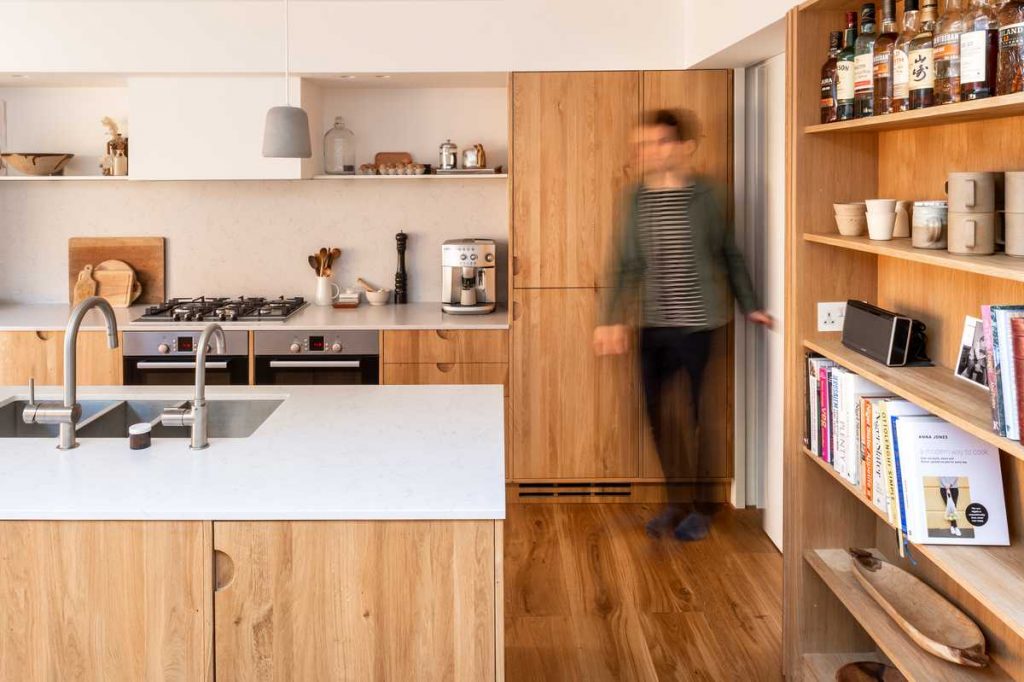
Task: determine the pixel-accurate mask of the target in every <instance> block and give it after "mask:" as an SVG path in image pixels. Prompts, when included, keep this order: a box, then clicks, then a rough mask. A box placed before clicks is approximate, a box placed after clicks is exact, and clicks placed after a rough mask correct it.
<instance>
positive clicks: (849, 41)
mask: <svg viewBox="0 0 1024 682" xmlns="http://www.w3.org/2000/svg"><path fill="white" fill-rule="evenodd" d="M856 43H857V13H856V12H847V13H846V31H844V32H843V49H842V50H840V51H839V56H838V57H837V58H836V82H837V85H836V113H837V118H838V120H840V121H849V120H850V119H852V118H853V117H854V99H855V97H856V94H857V88H856V81H855V79H854V59H855V58H856V56H857V55H856V51H855V50H856Z"/></svg>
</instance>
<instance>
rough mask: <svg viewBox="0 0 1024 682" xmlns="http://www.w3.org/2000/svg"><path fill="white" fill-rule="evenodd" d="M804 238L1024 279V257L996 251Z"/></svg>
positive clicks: (833, 236) (830, 237)
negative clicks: (974, 253) (986, 253)
mask: <svg viewBox="0 0 1024 682" xmlns="http://www.w3.org/2000/svg"><path fill="white" fill-rule="evenodd" d="M804 241H808V242H813V243H815V244H825V245H828V246H835V247H838V248H840V249H850V250H852V251H862V252H864V253H874V254H877V255H879V256H886V257H889V258H898V259H900V260H907V261H912V262H914V263H924V264H926V265H933V266H935V267H939V268H949V269H950V270H962V271H964V272H972V273H974V274H977V275H985V276H987V277H999V278H1002V279H1008V280H1013V281H1015V282H1024V258H1015V257H1013V256H1007V255H1006V254H1004V253H997V254H994V255H992V256H957V255H954V254H952V253H949V252H948V251H946V250H937V249H915V248H914V247H913V246H911V244H910V239H893V240H891V241H886V242H881V241H875V240H873V239H869V238H867V237H844V236H842V235H839V234H811V233H806V234H804Z"/></svg>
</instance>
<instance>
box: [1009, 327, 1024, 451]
mask: <svg viewBox="0 0 1024 682" xmlns="http://www.w3.org/2000/svg"><path fill="white" fill-rule="evenodd" d="M1010 334H1011V335H1012V351H1013V370H1014V372H1013V373H1014V381H1015V382H1016V389H1017V395H1016V400H1017V404H1016V408H1017V432H1018V433H1024V404H1022V401H1024V318H1021V317H1015V318H1013V319H1012V320H1010Z"/></svg>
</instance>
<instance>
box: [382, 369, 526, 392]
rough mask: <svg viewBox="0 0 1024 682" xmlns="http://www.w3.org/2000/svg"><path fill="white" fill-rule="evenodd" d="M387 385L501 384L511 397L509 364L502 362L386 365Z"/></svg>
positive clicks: (385, 380)
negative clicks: (509, 390) (509, 392)
mask: <svg viewBox="0 0 1024 682" xmlns="http://www.w3.org/2000/svg"><path fill="white" fill-rule="evenodd" d="M384 384H386V385H391V386H397V385H401V384H413V385H431V384H501V385H502V386H504V387H505V396H506V397H507V396H508V365H507V364H504V363H499V362H477V363H461V364H460V363H447V364H446V363H443V362H435V363H417V364H412V363H407V364H391V363H389V364H386V365H384Z"/></svg>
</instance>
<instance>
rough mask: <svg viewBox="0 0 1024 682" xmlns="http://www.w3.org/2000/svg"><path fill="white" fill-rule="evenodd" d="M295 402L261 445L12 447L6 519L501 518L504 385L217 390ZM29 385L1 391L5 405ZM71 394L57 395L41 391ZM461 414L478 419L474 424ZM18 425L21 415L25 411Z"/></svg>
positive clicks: (84, 396) (152, 392) (92, 393)
mask: <svg viewBox="0 0 1024 682" xmlns="http://www.w3.org/2000/svg"><path fill="white" fill-rule="evenodd" d="M207 390H208V392H207V397H208V399H209V400H211V401H212V400H217V399H260V398H263V399H271V398H274V399H281V398H283V399H284V402H283V403H282V404H281V405H280V406H279V407H278V408H277V410H276V411H275V412H274V413H273V414H271V415H270V417H269V418H268V419H267V420H266V421H265V422H264V423H263V424H262V425H261V426H260V427H259V428H258V429H257V430H256V431H255V433H253V435H252V436H250V437H249V438H235V439H227V438H220V439H217V438H211V440H210V447H209V448H208V449H206V450H203V451H198V452H194V451H192V450H190V449H189V447H188V442H187V439H185V438H181V439H179V438H173V439H172V438H154V439H153V445H152V447H150V448H149V449H147V450H130V449H129V448H128V440H127V438H117V439H106V438H96V439H93V438H82V439H80V441H79V442H80V445H79V447H78V448H76V449H74V450H68V451H60V450H58V449H57V448H56V446H57V440H56V438H55V437H54V438H0V519H89V520H110V519H132V520H189V519H192V520H195V519H201V520H214V521H216V520H319V519H360V520H394V519H479V520H487V519H502V518H504V516H505V464H504V456H505V454H504V448H505V445H504V428H503V423H504V410H503V407H504V402H503V397H502V388H501V387H500V386H308V387H307V386H273V387H270V386H268V387H227V386H224V387H221V386H211V387H209V388H208V389H207ZM190 393H191V391H190V389H189V388H187V387H180V388H179V387H112V388H105V387H95V388H81V389H79V395H78V399H79V401H83V400H102V399H116V398H120V399H130V400H138V399H144V400H187V399H188V398H189V397H190ZM26 397H27V396H26V395H25V391H24V389H19V388H17V387H0V414H2V413H3V412H2V410H3V406H4V405H7V404H10V403H11V402H12V401H13V400H15V399H24V398H26ZM37 398H38V399H59V398H60V388H59V387H44V388H41V389H39V390H38V391H37ZM459 415H467V416H468V418H467V419H465V420H463V419H460V418H459ZM17 418H20V415H17Z"/></svg>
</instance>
